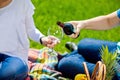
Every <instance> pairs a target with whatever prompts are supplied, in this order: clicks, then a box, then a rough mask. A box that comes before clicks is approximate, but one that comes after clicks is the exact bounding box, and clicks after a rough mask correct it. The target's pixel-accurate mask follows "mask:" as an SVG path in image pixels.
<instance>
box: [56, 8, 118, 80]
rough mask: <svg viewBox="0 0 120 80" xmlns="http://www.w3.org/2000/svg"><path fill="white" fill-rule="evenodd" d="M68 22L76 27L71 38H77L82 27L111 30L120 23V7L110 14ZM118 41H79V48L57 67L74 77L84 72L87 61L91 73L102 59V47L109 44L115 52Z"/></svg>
mask: <svg viewBox="0 0 120 80" xmlns="http://www.w3.org/2000/svg"><path fill="white" fill-rule="evenodd" d="M68 23H71V24H72V25H73V26H74V28H75V33H74V34H72V35H70V37H71V38H77V37H78V36H79V34H80V30H81V29H91V30H109V29H112V28H114V27H116V26H118V25H120V9H118V10H116V11H115V12H113V13H110V14H108V15H103V16H98V17H95V18H91V19H87V20H81V21H69V22H68ZM118 35H119V34H118ZM117 43H118V42H111V41H104V40H97V39H89V38H85V39H83V40H81V41H80V42H79V44H78V49H77V50H74V51H73V52H71V53H70V54H68V55H66V56H65V57H63V58H62V59H61V60H60V61H59V63H58V66H57V68H58V70H59V71H60V72H62V73H63V75H64V76H65V77H69V78H72V79H74V77H75V75H76V74H78V73H84V68H83V62H87V66H88V70H89V72H90V74H91V73H92V72H93V69H94V67H95V63H96V62H97V61H100V60H101V57H100V49H101V48H102V46H103V45H104V46H108V49H109V51H110V52H114V51H116V49H117ZM117 74H120V73H117ZM113 80H120V76H118V75H116V76H115V77H114V79H113Z"/></svg>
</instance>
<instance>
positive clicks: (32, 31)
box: [25, 0, 44, 42]
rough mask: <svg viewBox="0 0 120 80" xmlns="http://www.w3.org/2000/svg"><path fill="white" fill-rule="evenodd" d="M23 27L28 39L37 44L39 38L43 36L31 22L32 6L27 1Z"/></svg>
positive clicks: (32, 21)
mask: <svg viewBox="0 0 120 80" xmlns="http://www.w3.org/2000/svg"><path fill="white" fill-rule="evenodd" d="M27 1H28V2H27V6H26V16H25V25H26V30H27V34H28V36H29V38H30V39H32V40H34V41H36V42H39V41H40V38H41V37H42V36H44V35H43V34H42V33H41V32H40V31H39V30H38V29H37V28H36V27H35V24H34V20H33V14H34V6H33V4H32V3H31V1H30V0H27Z"/></svg>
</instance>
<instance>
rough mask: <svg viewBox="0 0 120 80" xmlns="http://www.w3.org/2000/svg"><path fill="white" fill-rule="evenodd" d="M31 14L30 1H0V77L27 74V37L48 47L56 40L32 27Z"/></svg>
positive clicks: (13, 79) (11, 79) (19, 79)
mask: <svg viewBox="0 0 120 80" xmlns="http://www.w3.org/2000/svg"><path fill="white" fill-rule="evenodd" d="M33 14H34V6H33V4H32V3H31V0H0V80H24V78H25V77H26V76H27V74H28V65H27V63H28V50H29V40H28V39H29V38H30V39H32V40H34V41H36V42H38V43H41V44H42V45H44V46H47V47H50V48H52V47H54V46H55V45H56V44H57V43H58V42H59V40H58V39H57V38H56V37H54V36H44V35H43V34H42V33H41V32H40V31H39V30H38V29H37V28H36V27H35V25H34V21H33V17H32V16H33ZM54 40H55V41H54Z"/></svg>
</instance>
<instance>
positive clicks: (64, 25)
mask: <svg viewBox="0 0 120 80" xmlns="http://www.w3.org/2000/svg"><path fill="white" fill-rule="evenodd" d="M57 25H59V26H60V27H61V28H62V29H63V31H64V33H65V34H66V35H71V34H73V33H75V32H74V27H73V25H72V24H70V23H62V22H60V21H58V22H57Z"/></svg>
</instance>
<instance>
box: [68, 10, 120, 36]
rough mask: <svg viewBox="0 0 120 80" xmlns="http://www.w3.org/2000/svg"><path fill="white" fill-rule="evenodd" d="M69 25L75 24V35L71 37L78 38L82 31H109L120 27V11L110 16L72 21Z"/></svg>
mask: <svg viewBox="0 0 120 80" xmlns="http://www.w3.org/2000/svg"><path fill="white" fill-rule="evenodd" d="M118 12H119V13H118ZM69 23H71V24H73V26H74V28H75V34H72V35H70V37H72V38H77V37H78V35H79V33H80V30H81V29H91V30H108V29H111V28H113V27H115V26H117V25H120V10H118V11H115V12H113V13H110V14H108V15H104V16H98V17H95V18H91V19H87V20H82V21H70V22H69Z"/></svg>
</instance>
